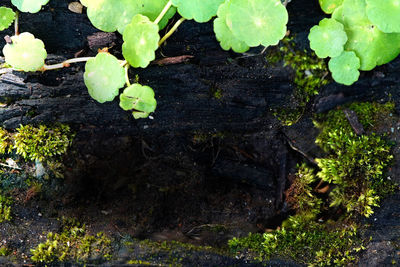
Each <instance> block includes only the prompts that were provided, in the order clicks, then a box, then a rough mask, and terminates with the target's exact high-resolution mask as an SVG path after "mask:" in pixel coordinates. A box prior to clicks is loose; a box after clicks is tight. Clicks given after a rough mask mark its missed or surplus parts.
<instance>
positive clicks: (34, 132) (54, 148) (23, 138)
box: [13, 124, 73, 161]
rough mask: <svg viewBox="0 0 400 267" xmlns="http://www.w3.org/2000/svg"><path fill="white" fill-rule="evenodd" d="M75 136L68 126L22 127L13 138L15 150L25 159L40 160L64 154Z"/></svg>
mask: <svg viewBox="0 0 400 267" xmlns="http://www.w3.org/2000/svg"><path fill="white" fill-rule="evenodd" d="M72 138H73V134H72V133H71V129H70V127H69V126H68V125H63V124H60V125H57V126H55V127H47V126H45V125H40V126H39V127H38V128H36V127H33V126H32V125H25V126H22V125H21V126H20V127H19V128H17V130H16V133H15V134H14V136H13V141H14V142H13V143H14V145H13V148H14V149H16V153H17V154H19V155H21V156H22V157H23V158H25V159H30V160H36V159H37V160H40V161H44V160H45V159H48V158H52V157H55V156H59V155H62V154H64V153H65V152H66V151H67V149H68V147H69V146H70V145H71V140H72Z"/></svg>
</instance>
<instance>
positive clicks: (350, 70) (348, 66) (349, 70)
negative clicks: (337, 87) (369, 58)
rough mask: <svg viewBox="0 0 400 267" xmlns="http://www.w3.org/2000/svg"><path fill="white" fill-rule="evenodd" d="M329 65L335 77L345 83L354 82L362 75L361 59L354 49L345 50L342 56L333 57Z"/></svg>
mask: <svg viewBox="0 0 400 267" xmlns="http://www.w3.org/2000/svg"><path fill="white" fill-rule="evenodd" d="M328 67H329V70H330V71H331V72H332V77H333V79H334V80H335V81H336V82H338V83H341V84H344V85H351V84H353V83H354V82H355V81H357V80H358V77H359V76H360V72H359V71H358V69H359V68H360V59H359V58H358V57H357V56H356V53H354V52H353V51H350V52H349V51H343V53H342V54H341V55H340V56H338V57H334V58H331V60H330V61H329V64H328Z"/></svg>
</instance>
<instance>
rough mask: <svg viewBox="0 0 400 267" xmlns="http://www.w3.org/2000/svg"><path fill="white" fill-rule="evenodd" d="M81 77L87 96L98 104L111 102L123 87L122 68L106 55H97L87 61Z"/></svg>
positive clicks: (111, 56)
mask: <svg viewBox="0 0 400 267" xmlns="http://www.w3.org/2000/svg"><path fill="white" fill-rule="evenodd" d="M83 77H84V81H85V85H86V87H87V88H88V91H89V95H90V96H91V97H92V98H93V99H95V100H96V101H97V102H99V103H104V102H106V101H112V100H113V99H114V98H115V97H116V96H117V95H118V93H119V89H120V88H122V87H123V86H124V85H125V70H124V68H123V67H122V66H121V65H120V63H119V61H118V59H117V58H116V57H114V56H113V55H110V54H108V53H99V54H97V56H96V57H95V58H92V59H89V60H88V61H87V62H86V66H85V73H84V75H83Z"/></svg>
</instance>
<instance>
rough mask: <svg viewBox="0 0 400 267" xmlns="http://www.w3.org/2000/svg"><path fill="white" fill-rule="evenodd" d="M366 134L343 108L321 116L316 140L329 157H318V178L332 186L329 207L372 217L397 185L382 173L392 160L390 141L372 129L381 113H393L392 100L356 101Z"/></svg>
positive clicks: (358, 115)
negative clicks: (357, 131) (356, 129)
mask: <svg viewBox="0 0 400 267" xmlns="http://www.w3.org/2000/svg"><path fill="white" fill-rule="evenodd" d="M347 108H348V109H350V110H352V111H355V112H356V114H357V118H358V120H359V122H360V123H361V124H362V125H363V128H364V129H365V131H366V134H362V135H356V134H355V133H354V130H353V129H352V127H351V125H350V123H349V122H348V120H347V118H346V116H345V114H344V112H343V111H342V110H341V109H338V110H333V111H330V112H329V113H328V114H326V115H325V116H318V117H319V118H318V120H317V121H316V122H315V124H316V125H317V126H318V127H319V128H320V129H321V133H320V135H319V136H318V137H317V140H316V143H317V144H318V145H319V146H321V147H322V148H323V149H324V150H325V151H326V152H327V153H328V156H327V157H325V158H321V159H316V161H317V164H318V166H319V167H320V168H321V171H319V172H318V174H317V175H318V177H320V178H321V179H322V180H323V181H325V182H327V183H329V184H330V185H331V186H332V187H333V189H332V191H331V192H330V194H329V198H330V206H332V207H342V208H345V209H346V210H347V212H348V214H349V215H356V214H361V215H364V216H367V217H368V216H370V215H371V214H372V213H373V210H372V208H373V207H376V206H378V203H379V199H380V198H381V197H383V196H385V195H387V194H388V193H390V192H389V191H390V190H389V189H390V188H392V189H395V188H396V186H395V185H394V184H393V183H392V182H391V181H389V180H387V179H385V178H384V176H383V172H384V170H385V168H386V167H387V166H388V165H389V164H390V162H391V161H392V159H393V155H392V154H391V152H390V148H391V146H390V145H389V142H388V141H387V140H385V139H384V138H382V137H381V136H378V135H376V134H374V133H373V132H371V130H373V129H374V125H377V124H378V121H379V119H378V118H379V117H380V116H388V114H389V113H391V112H393V110H394V105H393V103H387V104H377V103H353V104H351V105H348V106H347Z"/></svg>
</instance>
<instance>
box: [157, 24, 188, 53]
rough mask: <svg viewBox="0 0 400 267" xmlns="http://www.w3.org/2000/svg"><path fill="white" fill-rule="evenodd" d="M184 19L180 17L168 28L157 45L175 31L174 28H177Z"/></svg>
mask: <svg viewBox="0 0 400 267" xmlns="http://www.w3.org/2000/svg"><path fill="white" fill-rule="evenodd" d="M184 21H185V18H180V19H179V20H178V21H177V22H176V23H175V24H174V26H173V27H172V28H171V30H169V32H167V33H166V34H165V35H164V37H163V38H162V39H161V40H160V41H159V42H158V46H161V45H162V44H163V43H164V42H165V41H166V40H167V39H168V38H169V37H170V36H171V35H172V34H173V33H174V32H175V31H176V29H178V27H179V25H181V24H182V22H184Z"/></svg>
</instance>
